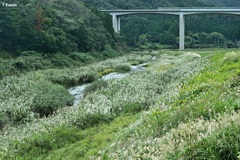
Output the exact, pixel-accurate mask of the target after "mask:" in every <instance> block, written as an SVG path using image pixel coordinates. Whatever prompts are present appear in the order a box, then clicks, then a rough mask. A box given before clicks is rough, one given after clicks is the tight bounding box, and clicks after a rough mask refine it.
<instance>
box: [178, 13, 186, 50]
mask: <svg viewBox="0 0 240 160" xmlns="http://www.w3.org/2000/svg"><path fill="white" fill-rule="evenodd" d="M184 48H185V20H184V15H183V12H180V14H179V50H184Z"/></svg>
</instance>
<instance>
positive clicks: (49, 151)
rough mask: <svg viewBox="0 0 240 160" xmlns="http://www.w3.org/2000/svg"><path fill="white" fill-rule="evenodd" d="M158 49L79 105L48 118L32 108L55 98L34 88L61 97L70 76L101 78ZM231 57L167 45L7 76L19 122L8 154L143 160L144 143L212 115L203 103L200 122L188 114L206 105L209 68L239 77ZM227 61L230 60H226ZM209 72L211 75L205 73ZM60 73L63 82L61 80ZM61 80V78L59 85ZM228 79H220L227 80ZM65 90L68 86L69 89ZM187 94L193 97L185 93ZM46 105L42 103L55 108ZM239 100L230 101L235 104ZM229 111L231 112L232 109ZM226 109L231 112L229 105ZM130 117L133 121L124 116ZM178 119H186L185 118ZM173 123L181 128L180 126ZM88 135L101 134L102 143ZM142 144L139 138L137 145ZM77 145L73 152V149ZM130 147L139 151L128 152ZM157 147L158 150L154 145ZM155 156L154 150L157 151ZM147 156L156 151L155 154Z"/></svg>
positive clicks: (7, 92)
mask: <svg viewBox="0 0 240 160" xmlns="http://www.w3.org/2000/svg"><path fill="white" fill-rule="evenodd" d="M153 54H154V55H155V56H156V61H152V62H150V63H149V64H148V66H147V68H146V69H145V70H144V71H142V72H134V73H132V74H130V75H129V76H127V77H124V78H121V79H111V80H108V81H107V82H106V83H96V84H94V87H93V89H92V90H91V91H90V92H89V94H88V95H87V96H86V97H84V99H83V100H82V102H81V103H80V104H79V105H77V106H75V107H66V105H65V106H64V107H57V109H56V110H55V111H54V112H52V114H49V115H44V116H40V115H39V113H37V112H36V111H35V110H32V108H31V107H32V104H38V102H41V103H43V102H46V103H47V102H49V103H50V102H51V101H48V99H45V100H43V101H40V100H39V99H35V97H34V96H38V97H39V93H41V92H33V91H34V90H35V89H37V90H39V88H43V87H37V86H38V84H46V83H47V86H48V87H47V88H46V90H45V92H44V95H46V96H42V98H50V99H56V101H58V100H57V99H58V98H59V99H63V98H62V97H63V96H62V95H59V97H58V96H57V93H58V92H61V93H63V92H62V91H61V88H59V87H60V86H61V85H60V84H61V83H63V82H68V81H69V80H70V79H71V81H79V79H81V80H86V79H88V78H86V77H88V75H89V72H90V71H91V72H92V73H91V75H97V77H99V76H100V75H102V74H101V73H103V71H104V70H109V69H114V67H115V69H117V68H119V66H123V64H126V66H130V64H132V63H133V62H134V63H135V62H136V61H137V62H139V63H142V62H144V61H148V60H149V58H150V57H151V55H153ZM236 55H238V53H236ZM230 57H231V54H230ZM225 59H226V58H225V56H224V54H216V55H212V56H210V57H209V56H204V57H202V56H200V55H198V54H196V53H184V52H178V51H168V50H163V51H154V52H153V53H139V54H134V55H128V56H123V57H121V58H117V59H111V60H106V61H103V62H99V63H96V64H93V65H89V66H86V67H85V68H84V69H83V68H82V69H74V70H71V69H69V70H66V69H64V70H49V71H48V70H45V71H37V72H33V73H28V74H26V75H23V76H22V77H7V78H6V79H4V80H1V81H0V82H1V83H0V84H1V85H0V87H1V91H2V93H1V94H0V95H1V97H0V98H2V99H1V109H2V108H3V107H5V108H3V109H2V111H3V112H1V113H11V114H12V115H13V116H12V117H11V118H16V119H12V120H10V121H9V122H11V123H10V124H9V123H7V124H5V125H4V126H3V128H2V131H1V148H0V151H1V157H2V158H4V159H11V158H13V157H14V158H16V157H17V158H24V159H31V158H32V157H33V156H34V157H39V159H52V158H53V157H54V158H55V159H57V157H59V156H60V155H61V158H66V159H69V158H70V159H71V158H73V159H74V158H77V159H89V158H90V157H92V158H97V157H99V156H100V157H101V158H102V159H103V158H104V157H105V158H108V159H113V158H114V157H116V156H117V157H119V158H121V157H123V158H127V157H126V156H131V157H133V158H137V157H136V156H137V155H139V154H140V155H141V156H143V152H144V151H145V149H144V147H147V146H144V144H147V141H148V140H149V139H150V138H151V137H159V136H163V135H165V134H166V133H168V131H169V130H171V129H173V128H176V127H178V126H180V124H181V123H187V122H188V120H189V121H190V120H195V119H197V118H198V117H199V116H205V115H209V114H205V113H207V111H206V112H205V110H204V112H202V111H201V110H198V107H197V108H195V109H196V113H199V114H196V115H195V114H194V116H193V119H188V118H189V116H188V117H185V116H184V115H185V114H184V113H185V112H184V111H187V110H189V108H185V107H184V106H188V105H190V104H191V103H193V102H194V104H195V106H199V107H200V105H199V103H198V102H199V101H198V100H196V101H195V99H194V98H195V96H192V94H193V95H194V94H196V95H202V92H207V91H210V90H207V89H206V91H205V87H203V89H201V85H200V84H198V82H199V81H200V80H201V79H206V77H209V75H205V73H206V74H207V73H209V70H210V71H211V72H210V73H211V74H214V73H213V71H214V70H217V69H218V70H219V71H221V74H222V73H224V74H222V75H223V76H222V79H224V77H225V78H226V77H229V82H231V77H232V76H233V75H234V74H235V73H237V71H238V70H237V68H239V66H238V57H237V58H235V60H236V62H235V60H233V61H231V60H230V61H229V62H228V60H225ZM227 59H228V58H227ZM230 59H231V58H230ZM220 62H222V63H223V64H222V65H221V63H220ZM120 64H121V65H120ZM217 64H218V65H219V64H220V68H217ZM213 66H215V68H214V67H213ZM228 67H230V68H229V69H231V73H228V71H229V70H226V71H225V70H224V69H227V68H228ZM120 68H121V67H120ZM99 74H100V75H99ZM202 74H203V75H204V76H205V78H197V77H198V75H202ZM53 77H55V79H61V80H59V81H53V79H54V78H53ZM56 77H57V78H56ZM81 77H82V78H81ZM218 77H219V76H218V72H216V75H214V76H211V78H212V79H214V78H216V80H217V78H218ZM194 78H196V80H194ZM207 79H209V78H207ZM13 82H14V83H13ZM56 82H61V83H58V84H56ZM212 82H213V83H212V84H211V85H213V86H214V85H215V82H216V81H215V80H213V81H212ZM222 82H223V81H219V84H221V83H222ZM12 84H14V85H12ZM36 85H37V86H36ZM56 85H57V86H56ZM58 85H60V86H58ZM198 85H200V86H198ZM50 86H52V87H53V88H54V89H55V91H56V93H55V94H53V93H54V92H49V90H51V87H50ZM187 86H189V88H187ZM199 87H200V89H201V90H199V93H195V92H197V91H198V88H199ZM29 88H30V89H29ZM213 88H214V87H213ZM216 88H218V87H216ZM65 91H67V89H66V88H65ZM20 93H21V95H20ZM214 93H218V92H214ZM36 94H38V95H36ZM209 94H210V93H209ZM219 94H220V97H221V95H222V96H224V94H225V93H223V94H222V93H221V92H220V91H219ZM53 95H54V96H55V97H53ZM66 95H67V92H66ZM184 95H185V97H187V98H184ZM203 95H204V94H203ZM213 95H214V94H213ZM24 97H25V98H24ZM234 97H235V95H232V94H231V98H230V99H232V100H233V102H235V101H234ZM40 98H41V97H40ZM200 99H201V96H200ZM192 101H193V102H192ZM8 102H11V103H8ZM215 102H216V103H218V101H217V100H216V99H213V100H212V101H209V103H210V104H214V103H215ZM226 102H228V100H227V101H226ZM46 103H43V105H40V106H48V105H46ZM68 103H69V102H68ZM18 104H22V105H21V106H20V107H19V108H17V107H15V106H17V105H18ZM62 104H63V103H62ZM226 104H228V103H226ZM231 104H232V103H229V105H230V106H231ZM181 106H182V107H181ZM200 108H201V107H200ZM229 109H230V110H231V107H229ZM212 110H216V111H217V110H218V108H212ZM4 111H5V112H4ZM179 111H181V112H179ZM221 111H223V113H225V111H224V110H221ZM177 113H179V114H177ZM190 113H195V112H190ZM172 114H173V117H171V115H172ZM175 114H176V115H175ZM6 115H7V114H6ZM6 115H5V117H6ZM174 115H175V116H174ZM181 115H182V116H183V117H181ZM169 116H170V117H169ZM2 117H4V116H2ZM164 117H166V118H164ZM174 117H175V119H174ZM7 118H9V117H6V119H7ZM21 118H22V119H21ZM126 118H128V119H129V120H128V121H126V122H125V121H123V120H124V119H126ZM213 118H214V117H213ZM1 120H4V119H1ZM17 120H18V121H17ZM168 120H169V122H168ZM175 120H176V121H175ZM178 120H180V121H179V122H178ZM1 122H4V121H1ZM175 122H178V123H175ZM148 124H149V125H150V126H149V125H148ZM172 124H175V125H176V126H172ZM163 126H164V127H166V130H164V131H162V129H161V128H163ZM105 131H109V132H105ZM87 135H92V136H90V137H95V138H94V140H91V138H90V137H89V136H87ZM104 135H105V136H104ZM139 136H140V137H139ZM127 137H128V138H127ZM141 137H143V139H142V140H143V141H140V139H141ZM134 141H135V142H136V143H132V142H134ZM154 141H155V139H154ZM80 142H81V143H80ZM123 142H124V143H125V142H126V143H125V144H124V143H123ZM80 144H81V145H80ZM114 144H118V145H114ZM130 144H132V145H133V147H134V146H137V145H138V144H139V146H141V147H143V148H142V149H141V148H135V147H134V148H128V147H130V146H131V145H130ZM135 144H136V145H135ZM156 144H157V143H156ZM118 147H121V149H120V148H118ZM153 147H157V146H156V145H154V146H153ZM60 148H61V149H60ZM69 148H72V149H70V150H69ZM74 148H75V149H74ZM93 148H96V149H95V150H94V149H93ZM129 149H130V150H131V152H130V153H129V152H128V153H125V152H126V150H129ZM100 150H101V151H100ZM153 150H156V149H155V148H153ZM176 151H177V150H176ZM65 153H67V154H65ZM135 153H136V155H135ZM149 153H151V154H152V152H149ZM176 153H177V152H176ZM171 154H172V153H171ZM146 155H147V156H148V154H146ZM160 155H161V153H160ZM54 158H53V159H54Z"/></svg>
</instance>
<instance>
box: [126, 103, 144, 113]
mask: <svg viewBox="0 0 240 160" xmlns="http://www.w3.org/2000/svg"><path fill="white" fill-rule="evenodd" d="M144 109H148V107H147V106H146V105H144V104H141V103H138V102H133V103H128V104H126V105H125V106H124V107H123V110H122V112H123V113H133V114H136V113H139V112H141V111H142V110H144Z"/></svg>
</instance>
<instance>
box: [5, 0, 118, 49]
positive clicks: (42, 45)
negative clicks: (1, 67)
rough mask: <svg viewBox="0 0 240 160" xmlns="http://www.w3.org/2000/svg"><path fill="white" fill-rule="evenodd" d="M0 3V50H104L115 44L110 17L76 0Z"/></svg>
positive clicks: (27, 0)
mask: <svg viewBox="0 0 240 160" xmlns="http://www.w3.org/2000/svg"><path fill="white" fill-rule="evenodd" d="M7 3H9V4H10V3H12V4H17V6H16V7H7V6H4V5H0V10H1V12H0V49H1V50H5V51H10V52H18V53H20V52H22V51H26V50H34V51H37V52H44V53H56V52H62V53H69V52H72V51H81V52H88V51H102V50H104V46H106V45H112V46H113V45H114V37H113V29H112V25H111V17H110V16H109V15H106V14H104V13H102V12H99V11H98V10H96V9H94V8H91V7H86V6H85V5H84V4H83V3H82V2H81V1H77V0H68V1H63V0H53V1H47V0H41V1H38V0H18V1H11V2H9V1H8V2H7Z"/></svg>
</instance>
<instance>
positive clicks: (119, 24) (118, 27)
mask: <svg viewBox="0 0 240 160" xmlns="http://www.w3.org/2000/svg"><path fill="white" fill-rule="evenodd" d="M120 28H121V19H120V16H117V32H118V33H119V32H120Z"/></svg>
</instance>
